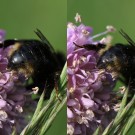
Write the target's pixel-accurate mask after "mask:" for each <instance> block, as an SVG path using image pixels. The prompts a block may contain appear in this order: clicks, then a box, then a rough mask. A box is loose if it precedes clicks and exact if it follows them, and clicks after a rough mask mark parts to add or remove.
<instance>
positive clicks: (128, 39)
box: [119, 29, 135, 46]
mask: <svg viewBox="0 0 135 135" xmlns="http://www.w3.org/2000/svg"><path fill="white" fill-rule="evenodd" d="M119 32H120V34H121V35H122V36H123V37H124V38H125V39H126V40H127V41H128V43H129V44H130V45H131V46H135V42H134V41H133V40H132V39H131V38H130V37H129V36H128V34H126V33H125V32H124V31H123V29H121V30H120V31H119Z"/></svg>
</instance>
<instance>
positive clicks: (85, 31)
mask: <svg viewBox="0 0 135 135" xmlns="http://www.w3.org/2000/svg"><path fill="white" fill-rule="evenodd" d="M82 33H83V34H84V35H85V36H88V35H89V34H90V32H89V31H87V30H82Z"/></svg>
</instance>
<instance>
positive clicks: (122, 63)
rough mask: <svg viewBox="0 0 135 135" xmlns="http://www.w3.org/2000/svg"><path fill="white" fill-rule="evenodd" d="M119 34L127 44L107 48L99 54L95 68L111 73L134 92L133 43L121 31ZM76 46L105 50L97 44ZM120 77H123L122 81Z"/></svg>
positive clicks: (134, 64) (134, 54) (134, 49)
mask: <svg viewBox="0 0 135 135" xmlns="http://www.w3.org/2000/svg"><path fill="white" fill-rule="evenodd" d="M120 34H121V35H122V36H123V37H124V38H125V39H126V40H127V42H128V44H121V43H117V44H115V45H114V46H111V47H110V48H108V50H106V51H104V52H103V53H102V54H101V56H100V58H99V60H98V62H97V67H98V68H99V69H107V70H108V71H111V72H113V74H114V75H115V77H116V78H118V79H120V80H121V81H123V82H124V83H125V85H126V86H128V87H129V90H130V91H131V92H135V42H134V41H133V40H132V39H131V38H130V37H129V36H128V35H127V34H126V33H125V32H124V31H123V30H121V31H120ZM75 45H76V44H75ZM76 46H77V47H81V48H85V49H87V50H96V51H100V50H101V49H105V48H106V46H107V45H104V44H100V43H99V44H97V45H93V44H86V45H83V46H80V45H76ZM121 76H122V77H124V80H123V79H122V78H121Z"/></svg>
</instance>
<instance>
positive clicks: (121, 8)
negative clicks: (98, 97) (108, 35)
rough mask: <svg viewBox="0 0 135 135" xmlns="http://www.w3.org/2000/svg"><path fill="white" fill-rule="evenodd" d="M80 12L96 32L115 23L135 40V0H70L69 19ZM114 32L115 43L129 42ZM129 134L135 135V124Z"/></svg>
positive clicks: (83, 19) (68, 7) (84, 21)
mask: <svg viewBox="0 0 135 135" xmlns="http://www.w3.org/2000/svg"><path fill="white" fill-rule="evenodd" d="M76 13H79V14H80V15H81V18H82V22H83V23H84V24H85V25H89V26H91V27H93V28H94V33H93V34H96V33H100V32H103V31H104V30H105V27H106V26H107V25H113V26H114V27H115V28H116V29H117V30H118V31H119V30H120V29H121V28H122V29H123V30H124V31H125V32H126V33H128V34H129V35H130V36H131V37H132V38H133V39H134V41H135V14H134V13H135V1H134V0H119V1H118V0H68V3H67V20H68V22H75V21H74V17H75V15H76ZM118 31H117V32H115V33H113V34H112V35H113V37H114V38H113V43H118V42H120V43H127V42H126V41H125V39H124V38H123V37H122V36H121V35H120V34H119V32H118ZM128 135H135V126H134V127H133V128H132V129H131V130H130V132H129V134H128Z"/></svg>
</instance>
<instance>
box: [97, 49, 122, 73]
mask: <svg viewBox="0 0 135 135" xmlns="http://www.w3.org/2000/svg"><path fill="white" fill-rule="evenodd" d="M122 61H123V58H122V57H121V53H120V52H119V51H117V50H116V49H115V48H111V49H110V50H108V51H106V52H105V53H103V54H102V55H101V57H100V58H99V60H98V63H97V66H98V68H100V69H101V68H103V69H108V70H110V71H112V70H115V71H120V70H121V65H122Z"/></svg>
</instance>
